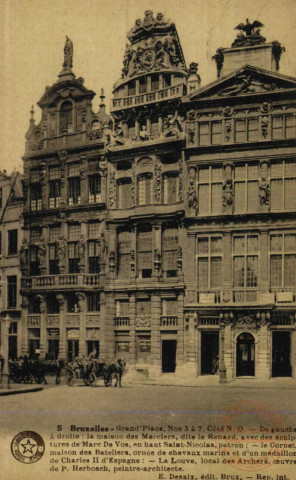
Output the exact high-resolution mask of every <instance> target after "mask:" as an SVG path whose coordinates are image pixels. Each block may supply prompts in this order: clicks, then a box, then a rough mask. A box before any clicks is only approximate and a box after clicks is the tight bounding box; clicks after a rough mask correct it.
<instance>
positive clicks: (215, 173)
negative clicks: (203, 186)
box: [212, 167, 222, 182]
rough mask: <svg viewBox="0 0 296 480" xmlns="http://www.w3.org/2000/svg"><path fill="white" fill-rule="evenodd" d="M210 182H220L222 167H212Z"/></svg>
mask: <svg viewBox="0 0 296 480" xmlns="http://www.w3.org/2000/svg"><path fill="white" fill-rule="evenodd" d="M212 182H222V168H216V167H212Z"/></svg>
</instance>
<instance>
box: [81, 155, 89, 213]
mask: <svg viewBox="0 0 296 480" xmlns="http://www.w3.org/2000/svg"><path fill="white" fill-rule="evenodd" d="M80 160H81V165H80V201H81V203H82V204H85V203H88V184H87V158H86V156H85V155H82V156H81V157H80Z"/></svg>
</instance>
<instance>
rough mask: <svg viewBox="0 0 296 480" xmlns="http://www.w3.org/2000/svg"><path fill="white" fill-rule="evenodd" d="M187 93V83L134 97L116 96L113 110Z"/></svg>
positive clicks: (177, 96) (113, 101)
mask: <svg viewBox="0 0 296 480" xmlns="http://www.w3.org/2000/svg"><path fill="white" fill-rule="evenodd" d="M184 93H185V85H184V84H183V83H181V84H180V85H175V86H173V87H167V88H163V89H162V90H157V91H156V92H149V93H143V94H140V95H134V96H132V97H124V98H114V99H113V100H112V112H115V111H116V110H123V109H125V108H133V107H138V106H139V105H147V104H148V103H153V102H159V101H162V100H168V99H172V98H179V97H182V96H183V95H184Z"/></svg>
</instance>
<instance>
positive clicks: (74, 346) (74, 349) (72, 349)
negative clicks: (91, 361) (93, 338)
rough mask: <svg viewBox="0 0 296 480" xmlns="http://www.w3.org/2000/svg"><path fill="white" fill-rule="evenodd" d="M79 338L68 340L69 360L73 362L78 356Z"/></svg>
mask: <svg viewBox="0 0 296 480" xmlns="http://www.w3.org/2000/svg"><path fill="white" fill-rule="evenodd" d="M78 351H79V340H68V362H72V360H74V358H75V357H78Z"/></svg>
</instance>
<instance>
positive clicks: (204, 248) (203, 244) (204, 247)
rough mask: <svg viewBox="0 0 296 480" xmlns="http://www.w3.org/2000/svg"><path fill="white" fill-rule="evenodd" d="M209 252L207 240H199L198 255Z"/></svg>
mask: <svg viewBox="0 0 296 480" xmlns="http://www.w3.org/2000/svg"><path fill="white" fill-rule="evenodd" d="M208 251H209V240H208V238H199V239H198V253H199V254H203V253H204V254H205V253H208Z"/></svg>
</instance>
